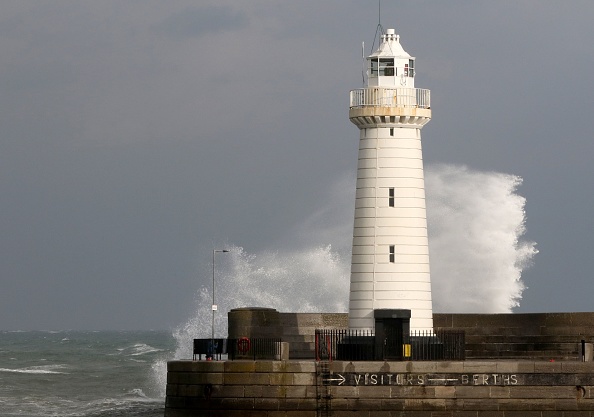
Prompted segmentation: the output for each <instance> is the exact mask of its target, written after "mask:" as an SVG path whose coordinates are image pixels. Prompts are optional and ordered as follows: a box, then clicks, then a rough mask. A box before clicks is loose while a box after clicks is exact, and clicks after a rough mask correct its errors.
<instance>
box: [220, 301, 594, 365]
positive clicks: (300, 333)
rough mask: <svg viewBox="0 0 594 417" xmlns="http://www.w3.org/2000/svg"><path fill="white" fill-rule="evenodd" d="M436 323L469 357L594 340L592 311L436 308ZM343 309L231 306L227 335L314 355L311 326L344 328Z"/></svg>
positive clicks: (538, 351)
mask: <svg viewBox="0 0 594 417" xmlns="http://www.w3.org/2000/svg"><path fill="white" fill-rule="evenodd" d="M433 323H434V326H435V328H436V329H460V330H464V331H465V332H466V357H467V358H469V359H496V358H500V359H514V360H516V359H517V360H520V359H539V360H578V359H579V358H580V356H581V355H580V346H581V343H580V342H581V340H582V339H583V340H585V341H586V342H587V343H593V342H594V313H531V314H434V315H433ZM347 326H348V315H347V314H346V313H279V312H278V311H276V310H275V309H270V308H241V309H235V310H231V311H230V312H229V337H230V338H239V337H243V336H245V337H280V338H282V340H283V341H284V342H288V343H289V345H290V357H291V358H292V359H313V358H314V357H315V355H314V342H315V329H327V328H346V327H347Z"/></svg>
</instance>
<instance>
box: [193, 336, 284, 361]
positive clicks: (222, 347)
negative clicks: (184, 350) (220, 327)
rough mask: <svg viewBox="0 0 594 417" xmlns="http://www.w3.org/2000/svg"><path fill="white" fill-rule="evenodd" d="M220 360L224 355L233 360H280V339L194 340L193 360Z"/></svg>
mask: <svg viewBox="0 0 594 417" xmlns="http://www.w3.org/2000/svg"><path fill="white" fill-rule="evenodd" d="M202 355H204V356H205V359H207V360H208V359H217V360H221V359H222V357H223V356H224V355H226V356H227V358H228V359H230V360H235V359H254V360H256V359H271V360H274V359H280V357H281V339H280V338H247V337H242V338H239V339H194V351H193V358H194V360H196V357H198V359H199V360H202Z"/></svg>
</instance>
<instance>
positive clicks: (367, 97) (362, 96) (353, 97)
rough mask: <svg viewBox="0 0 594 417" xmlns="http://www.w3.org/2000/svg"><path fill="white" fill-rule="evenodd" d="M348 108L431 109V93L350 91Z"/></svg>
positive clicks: (372, 89) (381, 89) (378, 89)
mask: <svg viewBox="0 0 594 417" xmlns="http://www.w3.org/2000/svg"><path fill="white" fill-rule="evenodd" d="M350 107H351V108H360V107H414V108H421V109H430V108H431V91H430V90H428V89H425V88H384V87H368V88H358V89H356V90H351V93H350Z"/></svg>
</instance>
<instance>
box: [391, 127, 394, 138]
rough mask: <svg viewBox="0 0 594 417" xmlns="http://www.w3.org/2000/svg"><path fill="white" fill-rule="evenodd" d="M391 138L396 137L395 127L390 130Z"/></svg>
mask: <svg viewBox="0 0 594 417" xmlns="http://www.w3.org/2000/svg"><path fill="white" fill-rule="evenodd" d="M390 136H394V128H393V127H391V128H390Z"/></svg>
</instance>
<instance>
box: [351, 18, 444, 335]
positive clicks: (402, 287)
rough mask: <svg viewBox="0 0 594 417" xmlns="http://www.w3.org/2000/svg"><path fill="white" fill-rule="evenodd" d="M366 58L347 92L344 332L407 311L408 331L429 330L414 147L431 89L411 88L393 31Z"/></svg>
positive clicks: (418, 152) (408, 63)
mask: <svg viewBox="0 0 594 417" xmlns="http://www.w3.org/2000/svg"><path fill="white" fill-rule="evenodd" d="M366 60H367V77H366V81H365V83H364V84H365V86H364V87H363V88H360V89H356V90H352V91H351V92H350V108H349V119H350V121H351V122H353V123H354V124H355V125H356V126H357V127H358V128H359V132H360V133H359V154H358V166H357V186H356V188H357V189H356V197H355V221H354V228H353V251H352V259H351V280H350V294H349V328H351V329H357V330H371V331H373V330H374V324H375V318H374V317H378V316H382V314H383V317H386V312H387V313H388V316H389V315H390V314H392V316H391V317H397V316H398V315H399V314H404V316H406V314H407V313H408V314H409V317H410V330H421V331H432V330H433V310H432V303H431V278H430V273H429V244H428V238H427V216H426V209H425V181H424V175H423V155H422V149H421V128H422V127H423V126H424V125H425V124H426V123H427V122H429V120H430V119H431V103H430V91H429V90H427V89H420V88H415V75H416V72H415V71H416V70H415V68H416V66H415V58H414V57H412V56H410V55H409V54H408V53H406V52H405V51H404V49H403V48H402V46H401V44H400V37H399V35H397V34H396V32H395V31H394V29H388V30H387V31H386V33H385V34H383V35H382V36H381V41H380V45H379V47H378V49H377V50H376V51H375V52H373V53H372V54H371V55H370V56H368V57H367V59H366ZM378 312H381V314H378Z"/></svg>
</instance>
